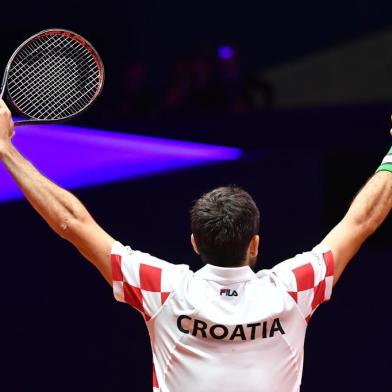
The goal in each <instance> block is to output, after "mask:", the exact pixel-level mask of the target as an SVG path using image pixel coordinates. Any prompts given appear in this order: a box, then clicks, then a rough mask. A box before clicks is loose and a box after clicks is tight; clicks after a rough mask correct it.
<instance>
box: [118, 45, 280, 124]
mask: <svg viewBox="0 0 392 392" xmlns="http://www.w3.org/2000/svg"><path fill="white" fill-rule="evenodd" d="M169 73H170V75H169V77H168V78H167V83H166V84H164V85H163V86H162V87H160V88H158V89H157V88H156V87H153V86H152V84H151V80H150V75H149V70H148V67H147V66H146V65H145V64H144V63H143V62H141V61H136V62H132V61H131V62H129V63H126V64H124V67H123V71H122V75H121V77H120V78H119V84H120V86H119V96H120V102H119V105H118V108H117V110H118V113H117V115H118V116H120V117H122V118H123V117H130V116H137V117H146V116H151V115H154V114H156V113H167V112H184V113H212V112H247V111H257V110H262V109H265V108H270V107H272V106H273V102H274V94H273V89H272V88H271V86H270V85H269V84H268V83H267V82H266V81H265V80H263V78H262V77H261V76H260V75H258V74H244V73H243V72H242V71H241V61H240V56H239V53H238V51H236V50H235V49H234V48H232V47H230V46H221V47H219V48H218V49H217V50H216V52H215V53H214V54H213V55H207V54H200V53H198V54H194V55H191V56H189V57H187V58H180V59H178V60H177V61H176V62H175V63H174V65H173V67H172V69H171V71H170V72H169Z"/></svg>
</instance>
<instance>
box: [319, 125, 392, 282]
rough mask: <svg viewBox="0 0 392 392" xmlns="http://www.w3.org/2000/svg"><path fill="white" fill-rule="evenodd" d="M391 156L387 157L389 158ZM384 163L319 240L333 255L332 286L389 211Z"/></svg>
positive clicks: (391, 174)
mask: <svg viewBox="0 0 392 392" xmlns="http://www.w3.org/2000/svg"><path fill="white" fill-rule="evenodd" d="M391 133H392V131H391ZM390 154H392V149H391V150H390ZM390 154H388V156H387V157H390V156H391V157H392V155H390ZM385 162H389V158H388V159H387V158H386V160H384V165H382V166H381V168H382V171H378V172H377V173H376V174H374V175H373V176H372V177H371V178H370V180H369V181H368V182H367V183H366V185H365V186H364V187H363V188H362V189H361V191H360V192H359V193H358V194H357V196H356V197H355V198H354V201H353V202H352V204H351V206H350V208H349V210H348V212H347V213H346V215H345V216H344V218H343V219H342V220H341V221H340V222H339V223H338V225H337V226H335V227H334V228H333V229H332V230H331V232H330V233H329V234H328V235H327V236H326V237H325V238H324V240H323V241H322V242H323V243H325V244H327V245H328V246H329V247H330V248H331V251H332V253H333V256H334V284H336V282H337V281H338V279H339V278H340V275H341V274H342V272H343V270H344V269H345V268H346V266H347V264H348V263H349V261H350V260H351V259H352V257H353V256H354V255H355V254H356V253H357V252H358V250H359V248H360V247H361V246H362V244H363V243H364V242H365V240H366V239H367V238H368V237H369V236H370V235H371V234H373V233H374V232H375V231H376V230H377V228H378V227H379V226H380V225H381V224H382V223H383V221H384V220H385V218H386V217H387V216H388V214H389V213H390V211H391V209H392V165H391V164H388V163H385Z"/></svg>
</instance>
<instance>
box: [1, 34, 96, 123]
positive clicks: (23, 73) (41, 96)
mask: <svg viewBox="0 0 392 392" xmlns="http://www.w3.org/2000/svg"><path fill="white" fill-rule="evenodd" d="M100 80H101V74H100V68H99V65H98V64H97V61H96V59H95V57H94V56H93V54H92V53H91V52H90V51H89V50H88V49H87V48H86V47H85V46H84V45H82V44H81V43H80V42H79V41H76V40H74V39H72V38H70V37H68V36H63V35H46V36H43V37H39V38H37V39H36V40H34V41H32V42H30V43H29V44H28V45H27V46H26V47H24V48H23V49H22V50H21V52H20V53H18V55H17V56H16V57H15V59H14V62H13V64H12V67H11V68H10V72H9V78H8V93H9V95H10V96H11V99H12V100H13V102H14V103H15V105H16V106H17V107H18V108H19V110H20V111H21V112H23V113H24V114H26V115H28V116H29V117H32V118H36V119H43V120H46V119H50V120H53V119H61V118H65V117H69V116H72V115H74V114H76V113H78V112H80V111H81V110H83V109H84V108H85V107H86V106H88V105H89V103H90V102H91V101H92V100H93V99H94V97H95V96H96V94H97V92H98V88H99V83H100Z"/></svg>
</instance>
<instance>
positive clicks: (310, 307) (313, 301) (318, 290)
mask: <svg viewBox="0 0 392 392" xmlns="http://www.w3.org/2000/svg"><path fill="white" fill-rule="evenodd" d="M333 271H334V260H333V254H332V251H331V250H330V249H329V247H328V246H327V245H325V244H320V245H318V246H316V247H315V248H313V249H312V251H310V252H305V253H302V254H299V255H297V256H295V257H293V258H292V259H289V260H286V261H283V262H282V263H280V264H278V265H276V266H275V267H274V268H273V269H272V272H273V274H275V275H276V277H277V278H278V280H279V282H280V283H281V284H282V285H283V287H284V288H285V290H286V291H287V292H288V294H289V295H290V296H291V297H292V298H293V299H294V301H295V302H296V303H297V304H298V307H299V309H300V311H301V313H302V315H303V317H304V318H305V320H306V321H309V319H310V317H311V316H312V314H313V313H314V311H315V310H316V308H317V307H318V306H319V305H320V304H322V303H323V302H325V301H328V300H329V299H330V298H331V294H332V287H333Z"/></svg>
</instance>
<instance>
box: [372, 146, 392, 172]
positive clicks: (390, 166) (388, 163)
mask: <svg viewBox="0 0 392 392" xmlns="http://www.w3.org/2000/svg"><path fill="white" fill-rule="evenodd" d="M379 171H389V172H391V173H392V148H391V149H390V150H389V152H388V154H387V155H386V156H385V158H384V159H383V161H382V163H381V165H380V167H379V168H378V169H377V170H376V173H378V172H379Z"/></svg>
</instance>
